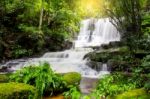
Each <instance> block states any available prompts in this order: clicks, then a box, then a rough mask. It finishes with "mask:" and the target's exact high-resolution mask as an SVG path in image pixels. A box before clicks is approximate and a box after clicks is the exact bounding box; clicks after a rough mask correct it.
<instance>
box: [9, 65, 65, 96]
mask: <svg viewBox="0 0 150 99" xmlns="http://www.w3.org/2000/svg"><path fill="white" fill-rule="evenodd" d="M10 79H11V81H16V82H23V83H26V84H30V85H33V86H35V87H36V88H37V90H38V94H39V97H42V96H43V95H53V94H54V93H56V92H57V91H61V90H62V89H63V86H64V83H63V81H62V79H61V76H59V75H56V74H55V73H54V72H53V71H52V69H51V68H50V65H49V64H48V63H43V64H40V65H39V66H35V65H31V66H29V67H25V68H23V69H22V70H20V71H17V72H16V73H14V74H13V75H12V76H11V77H10Z"/></svg>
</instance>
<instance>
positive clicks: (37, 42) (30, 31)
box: [0, 0, 80, 58]
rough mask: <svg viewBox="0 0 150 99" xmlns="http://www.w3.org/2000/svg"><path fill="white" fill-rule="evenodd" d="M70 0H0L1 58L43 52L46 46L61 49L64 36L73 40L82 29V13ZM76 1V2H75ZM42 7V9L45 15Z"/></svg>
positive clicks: (50, 48)
mask: <svg viewBox="0 0 150 99" xmlns="http://www.w3.org/2000/svg"><path fill="white" fill-rule="evenodd" d="M69 2H70V1H68V0H65V1H64V0H5V1H3V0H2V1H0V12H1V13H0V16H1V17H0V24H1V25H0V56H1V58H18V57H23V56H28V55H29V56H30V55H33V54H35V53H38V52H39V51H44V50H43V49H44V48H45V49H49V50H52V51H56V50H62V49H63V48H64V42H65V39H69V40H70V39H72V38H73V36H74V35H75V33H76V32H77V31H78V30H79V27H78V26H79V21H80V16H79V15H78V14H77V13H78V11H76V10H74V8H73V7H71V6H70V3H69ZM74 4H75V2H73V4H72V5H74ZM41 9H43V10H42V11H43V15H42V16H41V14H40V13H41ZM40 19H41V21H42V24H41V26H40V22H39V21H40ZM39 27H41V28H40V29H39ZM18 46H19V48H18Z"/></svg>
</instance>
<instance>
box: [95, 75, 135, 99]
mask: <svg viewBox="0 0 150 99" xmlns="http://www.w3.org/2000/svg"><path fill="white" fill-rule="evenodd" d="M134 88H136V83H134V81H132V80H131V78H130V77H127V76H124V75H123V74H119V73H116V74H112V75H107V76H105V77H104V78H102V79H100V81H99V83H98V85H97V87H96V89H95V90H94V91H93V93H92V96H94V97H96V98H100V97H105V98H106V97H108V96H115V95H117V94H119V93H122V92H124V91H127V90H131V89H134Z"/></svg>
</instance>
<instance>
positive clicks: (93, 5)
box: [80, 0, 104, 14]
mask: <svg viewBox="0 0 150 99" xmlns="http://www.w3.org/2000/svg"><path fill="white" fill-rule="evenodd" d="M103 4H104V0H81V5H80V6H81V7H82V9H83V10H84V11H85V12H86V13H88V14H89V13H90V14H95V13H97V12H98V11H100V10H102V9H103Z"/></svg>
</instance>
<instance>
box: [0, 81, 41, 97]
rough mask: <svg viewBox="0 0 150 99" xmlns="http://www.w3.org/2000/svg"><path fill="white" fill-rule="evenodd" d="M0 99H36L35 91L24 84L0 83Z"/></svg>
mask: <svg viewBox="0 0 150 99" xmlns="http://www.w3.org/2000/svg"><path fill="white" fill-rule="evenodd" d="M0 99H38V98H37V91H36V89H35V88H34V87H33V86H31V85H27V84H24V83H14V82H11V83H0Z"/></svg>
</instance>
